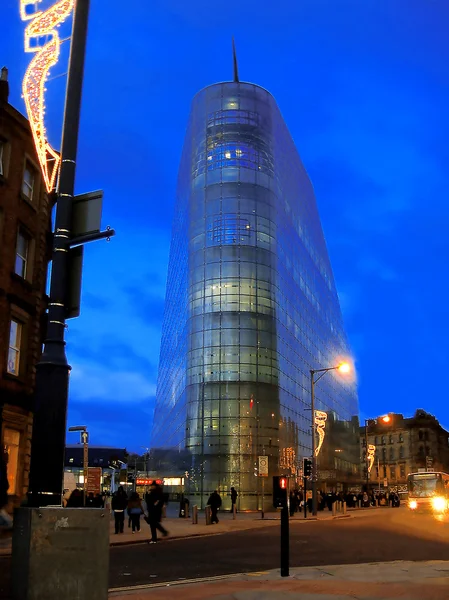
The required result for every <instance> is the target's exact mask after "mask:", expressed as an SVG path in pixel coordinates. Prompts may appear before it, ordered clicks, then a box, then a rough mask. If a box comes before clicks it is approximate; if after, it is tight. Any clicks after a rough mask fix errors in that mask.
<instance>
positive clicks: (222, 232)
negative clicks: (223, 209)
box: [209, 215, 250, 245]
mask: <svg viewBox="0 0 449 600" xmlns="http://www.w3.org/2000/svg"><path fill="white" fill-rule="evenodd" d="M209 236H210V239H211V241H212V243H213V244H218V245H225V244H238V243H240V242H245V241H246V240H248V239H249V237H250V225H249V221H248V220H247V219H240V218H239V217H236V216H235V215H223V216H222V217H219V218H217V219H214V221H213V224H212V229H211V230H210V231H209Z"/></svg>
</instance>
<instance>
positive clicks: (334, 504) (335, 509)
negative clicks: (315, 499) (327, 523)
mask: <svg viewBox="0 0 449 600" xmlns="http://www.w3.org/2000/svg"><path fill="white" fill-rule="evenodd" d="M336 514H337V503H336V502H332V516H333V517H335V515H336Z"/></svg>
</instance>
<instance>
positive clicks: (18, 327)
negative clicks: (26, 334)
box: [7, 319, 22, 375]
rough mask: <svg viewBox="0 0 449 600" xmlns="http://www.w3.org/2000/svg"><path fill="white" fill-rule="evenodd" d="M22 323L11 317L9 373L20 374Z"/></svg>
mask: <svg viewBox="0 0 449 600" xmlns="http://www.w3.org/2000/svg"><path fill="white" fill-rule="evenodd" d="M21 340H22V323H19V322H18V321H16V320H15V319H11V323H10V329H9V350H8V369H7V370H8V373H10V374H11V375H19V366H20V344H21Z"/></svg>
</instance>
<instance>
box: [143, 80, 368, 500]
mask: <svg viewBox="0 0 449 600" xmlns="http://www.w3.org/2000/svg"><path fill="white" fill-rule="evenodd" d="M348 355H349V348H348V344H347V340H346V336H345V333H344V329H343V323H342V317H341V311H340V306H339V302H338V297H337V293H336V289H335V284H334V280H333V275H332V269H331V266H330V262H329V257H328V254H327V249H326V244H325V240H324V236H323V232H322V228H321V224H320V219H319V215H318V211H317V207H316V201H315V197H314V193H313V189H312V185H311V183H310V180H309V178H308V176H307V173H306V172H305V170H304V167H303V165H302V163H301V160H300V158H299V156H298V153H297V151H296V148H295V146H294V143H293V140H292V138H291V136H290V134H289V132H288V130H287V127H286V125H285V123H284V121H283V119H282V116H281V114H280V112H279V109H278V108H277V105H276V103H275V101H274V99H273V97H272V96H271V95H270V94H269V93H268V92H267V91H266V90H264V89H262V88H260V87H258V86H256V85H252V84H247V83H222V84H217V85H213V86H210V87H208V88H205V89H204V90H202V91H201V92H199V93H198V94H197V95H196V96H195V98H194V100H193V105H192V110H191V115H190V119H189V125H188V130H187V135H186V142H185V146H184V150H183V155H182V160H181V167H180V173H179V180H178V195H177V204H176V213H175V222H174V227H173V237H172V245H171V250H170V261H169V273H168V282H167V296H166V307H165V315H164V323H163V333H162V345H161V355H160V366H159V377H158V386H157V395H156V410H155V416H154V425H153V436H152V445H153V446H177V447H179V448H180V449H187V450H188V451H189V452H190V453H191V459H192V467H191V469H190V472H189V477H188V478H187V481H188V485H187V490H186V491H187V493H188V494H189V496H190V498H191V501H193V502H194V503H195V504H198V505H199V506H204V505H205V503H206V501H207V498H208V496H209V494H210V493H211V492H212V491H213V490H214V489H218V490H219V491H220V493H221V494H222V497H223V499H224V500H225V505H226V502H227V501H229V503H230V500H228V498H229V497H228V494H229V490H230V487H231V486H234V487H235V488H236V489H237V491H238V493H239V501H240V509H241V510H245V509H256V508H260V507H261V477H258V476H257V464H258V463H257V456H259V455H262V454H266V455H267V456H268V457H269V475H270V477H268V478H266V486H265V493H266V494H267V495H268V494H269V493H270V492H271V475H276V474H279V473H281V472H282V473H287V472H288V473H290V474H291V475H295V474H298V471H299V467H300V465H301V462H302V458H303V457H304V456H310V453H311V413H310V374H309V370H310V369H318V368H326V367H329V366H334V365H335V364H338V361H339V360H341V359H342V358H344V357H347V356H348ZM315 393H316V408H317V409H319V410H324V411H326V412H327V423H326V436H325V439H324V443H323V446H322V449H321V452H320V456H319V479H320V486H319V487H323V488H324V487H325V486H327V487H330V488H336V487H338V486H339V485H343V484H349V483H351V481H356V480H357V477H358V469H359V455H358V453H359V450H358V416H357V415H358V406H357V394H356V388H355V384H354V383H353V382H347V381H344V380H343V379H342V378H341V377H339V376H338V375H335V372H330V373H328V374H326V377H323V379H321V380H320V382H319V384H318V385H317V386H316V390H315ZM267 506H268V501H267Z"/></svg>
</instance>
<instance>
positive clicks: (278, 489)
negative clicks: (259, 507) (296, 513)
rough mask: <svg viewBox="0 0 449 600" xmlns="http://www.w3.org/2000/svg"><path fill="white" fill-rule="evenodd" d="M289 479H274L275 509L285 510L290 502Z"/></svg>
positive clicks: (281, 477)
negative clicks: (288, 492) (288, 493)
mask: <svg viewBox="0 0 449 600" xmlns="http://www.w3.org/2000/svg"><path fill="white" fill-rule="evenodd" d="M287 490H288V477H285V476H283V475H282V476H275V477H273V506H274V508H285V507H286V506H287V502H288V495H287Z"/></svg>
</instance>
